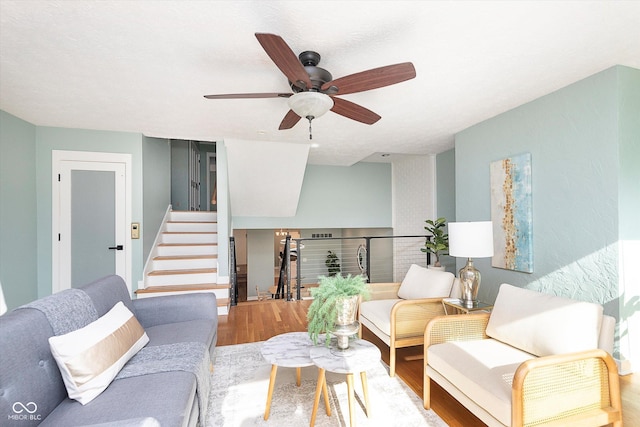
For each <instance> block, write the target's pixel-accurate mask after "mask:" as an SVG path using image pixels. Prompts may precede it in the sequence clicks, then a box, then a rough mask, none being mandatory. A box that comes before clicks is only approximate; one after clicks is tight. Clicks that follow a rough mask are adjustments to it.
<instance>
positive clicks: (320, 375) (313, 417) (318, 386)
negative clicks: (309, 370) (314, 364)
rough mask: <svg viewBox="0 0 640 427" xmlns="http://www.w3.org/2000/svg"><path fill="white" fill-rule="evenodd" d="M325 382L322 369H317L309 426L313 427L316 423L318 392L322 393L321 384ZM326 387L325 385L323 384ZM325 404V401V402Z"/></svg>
mask: <svg viewBox="0 0 640 427" xmlns="http://www.w3.org/2000/svg"><path fill="white" fill-rule="evenodd" d="M324 382H325V377H324V369H322V368H319V369H318V382H317V384H316V394H315V396H314V397H313V410H312V411H311V422H310V424H309V426H310V427H313V426H314V425H315V423H316V415H317V414H318V404H319V403H320V393H322V389H323V385H324ZM324 387H325V388H326V385H324ZM325 405H326V403H325Z"/></svg>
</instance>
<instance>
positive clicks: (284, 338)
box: [261, 332, 331, 420]
mask: <svg viewBox="0 0 640 427" xmlns="http://www.w3.org/2000/svg"><path fill="white" fill-rule="evenodd" d="M312 347H313V342H312V341H311V339H310V338H309V334H308V333H307V332H289V333H286V334H281V335H276V336H275V337H272V338H269V339H268V340H267V341H265V343H264V344H263V345H262V349H261V353H262V357H264V358H265V360H266V361H267V362H269V363H271V375H270V376H269V392H268V394H267V406H266V407H265V410H264V419H265V420H267V419H269V413H270V412H271V399H272V397H273V387H274V385H275V382H276V373H277V372H278V366H281V367H283V368H296V385H297V386H298V387H300V368H304V367H306V366H313V364H314V363H313V361H312V360H311V357H310V351H311V348H312ZM322 392H323V395H324V404H325V407H326V411H327V415H331V407H330V406H329V393H328V392H327V386H326V385H322ZM316 406H317V405H316ZM316 410H317V407H316Z"/></svg>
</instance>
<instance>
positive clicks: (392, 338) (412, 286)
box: [358, 265, 460, 377]
mask: <svg viewBox="0 0 640 427" xmlns="http://www.w3.org/2000/svg"><path fill="white" fill-rule="evenodd" d="M454 281H455V282H456V285H457V280H455V276H454V275H453V274H452V273H447V272H445V271H439V270H430V269H426V268H424V267H420V266H418V265H412V266H411V268H410V269H409V271H408V272H407V275H406V276H405V278H404V280H403V281H402V283H371V284H369V287H370V291H371V298H370V299H369V300H367V301H364V302H362V303H361V304H360V310H359V315H358V320H359V321H360V336H362V328H363V327H365V328H367V329H368V330H369V331H371V332H372V333H373V334H374V335H376V336H377V337H378V338H380V339H381V340H382V341H383V342H384V343H385V344H387V345H388V346H389V375H390V376H392V377H393V376H394V375H395V371H396V349H398V348H403V347H411V346H416V345H422V344H423V341H424V329H425V326H426V325H427V322H428V321H429V320H431V319H432V318H433V317H436V316H440V315H443V314H444V308H443V305H442V298H447V297H449V296H452V294H453V296H455V297H459V296H460V295H459V286H454Z"/></svg>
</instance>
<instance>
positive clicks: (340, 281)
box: [307, 273, 369, 346]
mask: <svg viewBox="0 0 640 427" xmlns="http://www.w3.org/2000/svg"><path fill="white" fill-rule="evenodd" d="M311 296H312V297H313V302H312V303H311V305H310V306H309V311H308V312H307V321H308V324H307V331H308V332H309V337H310V338H311V339H312V340H313V342H314V344H317V343H318V336H319V335H320V334H323V333H324V334H326V337H325V344H326V345H327V346H328V345H329V342H330V341H331V335H330V333H331V332H332V331H333V330H334V327H335V323H336V318H337V315H338V311H337V308H336V302H337V301H338V300H339V299H341V298H348V297H352V296H362V297H363V298H369V286H368V285H367V282H366V281H365V279H364V276H359V275H358V276H352V275H351V274H349V275H348V276H347V277H343V276H342V274H340V273H338V274H336V275H335V276H330V277H327V276H322V277H320V281H319V286H318V287H317V288H311Z"/></svg>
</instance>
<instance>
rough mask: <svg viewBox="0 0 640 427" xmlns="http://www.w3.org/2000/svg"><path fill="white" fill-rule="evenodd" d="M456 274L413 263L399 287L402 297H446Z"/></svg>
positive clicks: (399, 295)
mask: <svg viewBox="0 0 640 427" xmlns="http://www.w3.org/2000/svg"><path fill="white" fill-rule="evenodd" d="M454 279H455V276H454V275H453V274H452V273H449V272H446V271H441V270H432V269H428V268H425V267H420V266H419V265H416V264H412V265H411V267H409V271H407V275H406V276H404V280H403V281H402V283H401V284H400V289H398V297H399V298H402V299H421V298H446V297H448V296H449V294H450V293H451V286H453V280H454Z"/></svg>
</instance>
